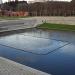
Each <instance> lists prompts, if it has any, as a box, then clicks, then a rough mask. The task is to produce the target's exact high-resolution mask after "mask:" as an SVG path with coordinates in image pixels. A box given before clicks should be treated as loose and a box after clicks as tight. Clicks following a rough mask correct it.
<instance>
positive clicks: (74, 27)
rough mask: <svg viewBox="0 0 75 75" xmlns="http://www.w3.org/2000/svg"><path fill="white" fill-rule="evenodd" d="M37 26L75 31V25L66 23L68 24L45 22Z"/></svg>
mask: <svg viewBox="0 0 75 75" xmlns="http://www.w3.org/2000/svg"><path fill="white" fill-rule="evenodd" d="M37 28H41V29H50V30H70V31H75V25H66V24H51V23H43V24H41V25H39V26H38V27H37Z"/></svg>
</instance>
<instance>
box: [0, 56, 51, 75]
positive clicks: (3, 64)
mask: <svg viewBox="0 0 75 75" xmlns="http://www.w3.org/2000/svg"><path fill="white" fill-rule="evenodd" d="M0 75H51V74H47V73H44V72H42V71H38V70H35V69H33V68H30V67H27V66H24V65H21V64H19V63H16V62H13V61H11V60H8V59H5V58H2V57H0Z"/></svg>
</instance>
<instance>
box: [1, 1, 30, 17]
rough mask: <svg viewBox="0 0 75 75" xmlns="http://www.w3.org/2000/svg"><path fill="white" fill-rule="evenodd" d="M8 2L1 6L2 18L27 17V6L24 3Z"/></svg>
mask: <svg viewBox="0 0 75 75" xmlns="http://www.w3.org/2000/svg"><path fill="white" fill-rule="evenodd" d="M16 1H18V0H15V2H14V1H11V0H10V1H9V2H6V3H4V4H2V8H1V11H0V15H4V16H28V15H29V12H28V4H27V2H26V1H18V2H16Z"/></svg>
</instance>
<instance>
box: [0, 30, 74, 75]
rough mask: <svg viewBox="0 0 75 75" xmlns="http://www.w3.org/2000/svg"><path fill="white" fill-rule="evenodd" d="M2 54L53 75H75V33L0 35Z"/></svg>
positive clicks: (28, 31)
mask: <svg viewBox="0 0 75 75" xmlns="http://www.w3.org/2000/svg"><path fill="white" fill-rule="evenodd" d="M0 56H2V57H5V58H8V59H11V60H13V61H16V62H19V63H21V64H24V65H27V66H30V67H32V68H35V69H38V70H41V71H44V72H47V73H50V74H52V75H75V71H74V70H75V32H67V31H52V30H51V31H46V30H36V29H28V30H25V31H24V32H20V31H19V32H18V33H15V32H14V33H13V34H12V33H9V34H7V33H5V34H4V35H3V34H2V35H1V36H0Z"/></svg>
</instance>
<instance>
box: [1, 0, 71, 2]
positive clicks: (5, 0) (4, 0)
mask: <svg viewBox="0 0 75 75" xmlns="http://www.w3.org/2000/svg"><path fill="white" fill-rule="evenodd" d="M2 1H3V2H7V1H8V0H2ZM12 1H14V0H12ZM19 1H33V0H19ZM40 1H41V0H40ZM54 1H71V0H54Z"/></svg>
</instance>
